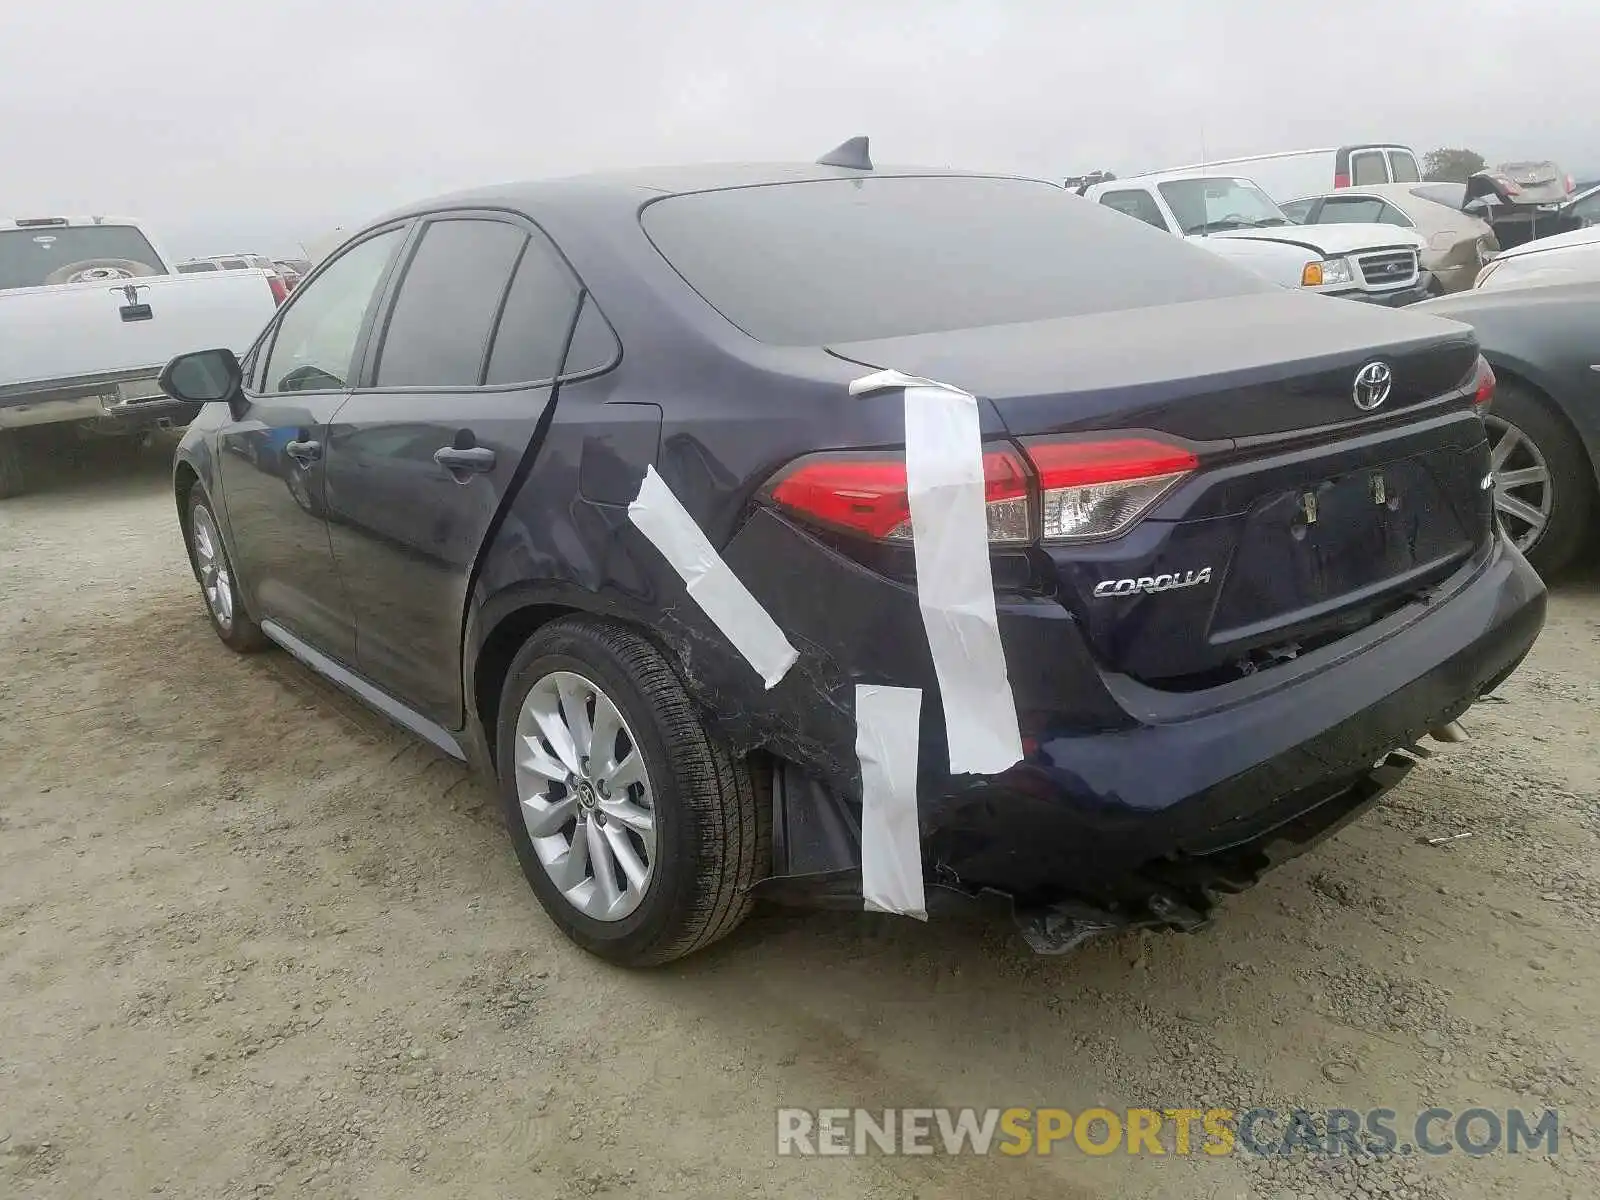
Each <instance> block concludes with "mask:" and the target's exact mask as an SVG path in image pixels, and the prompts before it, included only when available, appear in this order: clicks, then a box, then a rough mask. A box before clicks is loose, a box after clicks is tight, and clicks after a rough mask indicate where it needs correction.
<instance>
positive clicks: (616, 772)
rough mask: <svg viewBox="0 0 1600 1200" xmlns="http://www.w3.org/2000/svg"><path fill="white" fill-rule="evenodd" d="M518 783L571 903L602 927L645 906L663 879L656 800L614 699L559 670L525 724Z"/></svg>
mask: <svg viewBox="0 0 1600 1200" xmlns="http://www.w3.org/2000/svg"><path fill="white" fill-rule="evenodd" d="M516 736H517V743H516V782H517V799H518V801H519V802H520V806H521V809H522V821H523V824H524V825H525V826H526V827H527V830H528V837H529V838H530V839H531V840H532V842H533V850H534V853H535V854H536V855H537V856H538V859H539V862H540V864H541V865H542V866H543V867H544V869H545V872H546V873H547V874H548V875H549V876H550V879H551V882H553V883H554V884H555V885H556V887H557V888H558V889H560V891H561V894H562V896H564V897H565V898H566V901H567V903H568V904H570V905H572V907H573V908H575V909H577V910H578V911H579V912H581V913H583V914H584V915H585V916H587V917H592V918H593V919H595V920H597V921H620V920H622V918H624V917H626V916H627V915H628V914H629V913H631V912H633V911H634V909H636V908H638V907H639V903H640V901H642V900H643V899H644V896H645V892H646V890H647V889H648V888H649V886H650V881H651V879H652V878H653V877H654V874H655V863H656V825H655V794H654V792H653V791H652V790H651V786H650V774H649V772H648V771H647V770H646V769H645V764H644V756H643V752H642V751H641V750H640V749H639V746H638V744H637V743H636V742H635V741H634V738H633V733H632V731H631V730H630V729H629V728H628V723H627V721H625V720H624V719H623V717H622V713H621V711H620V710H619V709H618V708H617V706H616V704H614V703H613V702H612V700H611V698H610V697H609V696H607V695H606V694H605V692H603V691H602V690H601V689H600V688H599V687H598V686H596V685H595V684H594V683H593V682H591V681H590V680H588V679H585V678H584V677H583V676H582V675H578V674H576V673H574V672H572V671H553V672H551V673H550V674H548V675H546V676H544V677H543V678H542V679H540V680H539V681H538V682H537V683H535V684H534V685H533V687H532V688H531V689H530V690H529V692H528V696H527V699H526V700H524V701H523V702H522V711H521V713H519V714H518V716H517V735H516Z"/></svg>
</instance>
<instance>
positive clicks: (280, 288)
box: [267, 275, 289, 304]
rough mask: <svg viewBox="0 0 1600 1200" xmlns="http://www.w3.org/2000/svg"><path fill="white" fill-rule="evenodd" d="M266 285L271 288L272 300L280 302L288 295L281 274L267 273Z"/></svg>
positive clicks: (276, 302) (275, 302)
mask: <svg viewBox="0 0 1600 1200" xmlns="http://www.w3.org/2000/svg"><path fill="white" fill-rule="evenodd" d="M267 286H268V287H269V288H271V289H272V302H273V303H274V304H282V303H283V302H284V300H286V299H287V298H288V296H289V289H288V288H286V287H285V286H284V285H283V276H281V275H268V276H267Z"/></svg>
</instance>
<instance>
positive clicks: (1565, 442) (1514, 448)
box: [1484, 381, 1595, 577]
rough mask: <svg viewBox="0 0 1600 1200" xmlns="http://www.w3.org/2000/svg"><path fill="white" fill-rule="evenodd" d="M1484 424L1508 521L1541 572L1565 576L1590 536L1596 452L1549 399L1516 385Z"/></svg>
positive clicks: (1498, 502) (1504, 387)
mask: <svg viewBox="0 0 1600 1200" xmlns="http://www.w3.org/2000/svg"><path fill="white" fill-rule="evenodd" d="M1484 424H1485V426H1486V427H1487V429H1488V432H1489V445H1490V470H1491V471H1492V472H1493V474H1494V482H1495V488H1494V499H1495V508H1496V510H1498V512H1499V514H1500V522H1501V524H1502V525H1503V526H1504V527H1505V530H1506V533H1507V534H1508V535H1509V536H1510V538H1511V540H1512V541H1513V542H1514V543H1516V546H1517V549H1518V550H1521V551H1522V553H1523V554H1524V555H1525V556H1526V557H1527V559H1528V562H1529V563H1531V564H1532V565H1533V568H1534V570H1536V571H1538V572H1539V574H1541V575H1544V576H1547V577H1554V576H1556V575H1559V574H1560V573H1561V572H1562V571H1564V570H1565V569H1566V568H1568V567H1570V566H1571V565H1572V564H1573V562H1574V560H1575V559H1576V558H1577V557H1578V555H1579V554H1580V553H1581V552H1582V551H1583V549H1584V544H1585V541H1586V540H1587V538H1588V535H1589V516H1590V513H1591V512H1592V511H1593V509H1594V501H1595V494H1594V493H1595V485H1594V472H1593V470H1592V468H1591V467H1590V464H1589V458H1588V455H1587V454H1586V453H1585V452H1584V449H1583V446H1582V444H1581V443H1580V442H1579V441H1578V439H1577V438H1576V437H1575V436H1574V435H1573V434H1572V432H1571V430H1569V429H1568V428H1567V426H1566V424H1565V422H1563V421H1562V420H1561V418H1560V417H1559V416H1558V415H1557V414H1556V413H1555V412H1554V411H1552V409H1551V408H1550V406H1549V405H1548V404H1547V403H1546V402H1545V400H1544V399H1543V397H1541V396H1539V395H1538V394H1537V393H1535V392H1533V391H1531V390H1530V389H1528V388H1526V387H1524V386H1522V385H1521V384H1518V383H1515V382H1509V381H1508V382H1504V383H1502V384H1500V386H1499V387H1498V388H1497V389H1496V391H1495V397H1494V403H1493V404H1492V405H1491V406H1490V408H1489V411H1488V413H1486V414H1485V416H1484Z"/></svg>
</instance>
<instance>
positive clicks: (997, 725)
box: [850, 371, 1022, 775]
mask: <svg viewBox="0 0 1600 1200" xmlns="http://www.w3.org/2000/svg"><path fill="white" fill-rule="evenodd" d="M890 388H903V389H904V390H905V410H906V487H907V491H908V494H909V499H910V503H911V529H912V532H913V534H914V536H915V539H916V540H915V543H914V549H915V553H916V562H917V603H918V606H919V607H920V608H921V610H922V624H923V628H924V629H926V630H927V634H928V647H929V649H930V650H931V651H932V653H933V668H934V673H935V674H936V675H937V676H938V679H939V694H940V698H941V700H942V701H943V704H944V723H945V736H946V738H947V739H948V741H949V744H950V770H951V772H952V773H954V774H957V775H961V774H973V775H995V774H998V773H999V772H1001V771H1004V770H1005V769H1006V768H1008V767H1010V766H1013V765H1014V764H1015V763H1017V762H1018V761H1020V760H1021V758H1022V735H1021V733H1020V731H1019V730H1018V728H1017V704H1016V699H1015V697H1013V696H1012V694H1011V682H1010V680H1009V678H1008V677H1007V675H1006V659H1005V652H1004V650H1003V648H1002V646H1001V644H1000V623H999V620H998V619H997V618H996V616H995V610H994V579H993V576H992V575H991V573H990V570H989V520H988V514H987V512H986V511H985V504H984V480H983V437H982V434H981V432H980V422H979V415H978V402H977V400H976V398H975V397H973V396H972V395H971V394H970V393H968V392H964V391H962V390H961V389H960V388H955V387H951V386H950V385H948V384H943V383H936V382H933V381H932V380H927V379H917V378H915V377H913V376H910V375H903V374H901V373H900V372H899V371H880V372H878V373H876V374H874V375H868V376H865V377H863V378H861V379H857V380H856V381H855V382H853V383H852V384H851V385H850V391H851V393H852V394H853V395H858V396H859V395H865V394H867V393H869V392H875V391H882V390H885V389H890Z"/></svg>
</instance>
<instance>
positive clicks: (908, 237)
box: [642, 175, 1273, 346]
mask: <svg viewBox="0 0 1600 1200" xmlns="http://www.w3.org/2000/svg"><path fill="white" fill-rule="evenodd" d="M642 219H643V223H644V229H645V232H646V233H647V234H648V235H649V237H650V240H651V241H652V242H654V243H655V246H656V249H657V250H659V251H660V252H661V254H662V256H663V257H665V258H666V259H667V261H668V262H669V263H671V264H672V266H673V267H675V268H676V269H677V271H678V273H679V274H680V275H682V276H683V277H684V279H685V280H687V281H688V283H689V286H690V287H692V288H694V289H695V291H697V292H699V293H700V295H701V296H703V297H704V298H705V300H706V301H707V303H709V304H710V305H711V307H713V308H714V309H716V310H717V311H718V312H720V313H721V314H722V315H723V316H724V317H726V318H727V319H728V320H729V321H731V322H732V323H733V324H734V325H737V326H738V327H739V328H740V329H742V330H744V331H745V332H746V333H748V334H749V335H750V336H751V337H754V338H757V339H759V340H761V341H764V342H774V343H778V344H780V345H791V346H819V345H827V344H830V343H838V342H851V341H866V340H870V339H874V338H886V337H902V336H906V335H910V334H919V333H937V332H941V331H944V330H947V329H971V328H977V327H980V326H986V325H1006V324H1012V323H1017V322H1023V321H1043V320H1048V319H1050V318H1052V317H1069V316H1078V315H1081V314H1084V313H1094V312H1113V311H1117V310H1124V309H1133V308H1145V307H1150V306H1154V305H1158V304H1178V303H1182V302H1184V301H1188V300H1206V299H1212V298H1216V297H1221V296H1237V295H1242V294H1246V293H1251V292H1257V291H1266V290H1270V289H1271V288H1272V287H1273V285H1272V284H1270V283H1268V282H1266V281H1265V280H1264V279H1261V278H1259V277H1258V276H1255V275H1252V274H1250V273H1249V272H1246V271H1244V270H1243V269H1241V268H1239V267H1236V266H1234V265H1233V264H1231V263H1227V262H1225V261H1224V260H1223V259H1220V258H1218V257H1217V256H1216V255H1213V254H1210V253H1207V252H1205V251H1203V250H1201V249H1199V248H1198V247H1195V246H1191V245H1188V244H1187V243H1185V242H1184V241H1182V240H1181V239H1179V238H1175V237H1173V236H1172V235H1171V234H1170V233H1165V232H1163V231H1161V230H1158V229H1152V228H1151V227H1150V226H1148V225H1146V224H1144V223H1143V222H1140V221H1130V220H1129V219H1128V218H1127V217H1125V216H1123V215H1122V214H1121V213H1119V212H1114V211H1112V210H1111V209H1109V208H1106V207H1104V206H1102V205H1099V204H1094V203H1092V202H1090V201H1088V200H1085V199H1082V198H1081V197H1079V196H1075V195H1073V194H1072V193H1071V192H1069V191H1067V190H1066V189H1065V188H1060V187H1056V186H1054V185H1052V184H1047V183H1039V182H1035V181H1032V180H1026V179H996V178H983V177H976V176H951V175H939V176H886V177H878V178H866V179H840V180H819V181H814V182H808V183H787V184H767V185H764V186H760V187H744V188H730V189H726V190H722V191H712V192H694V193H688V194H685V195H680V196H672V197H669V198H667V199H664V200H659V201H657V202H655V203H654V204H651V205H649V206H648V207H647V208H646V209H645V210H644V214H643V218H642Z"/></svg>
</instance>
